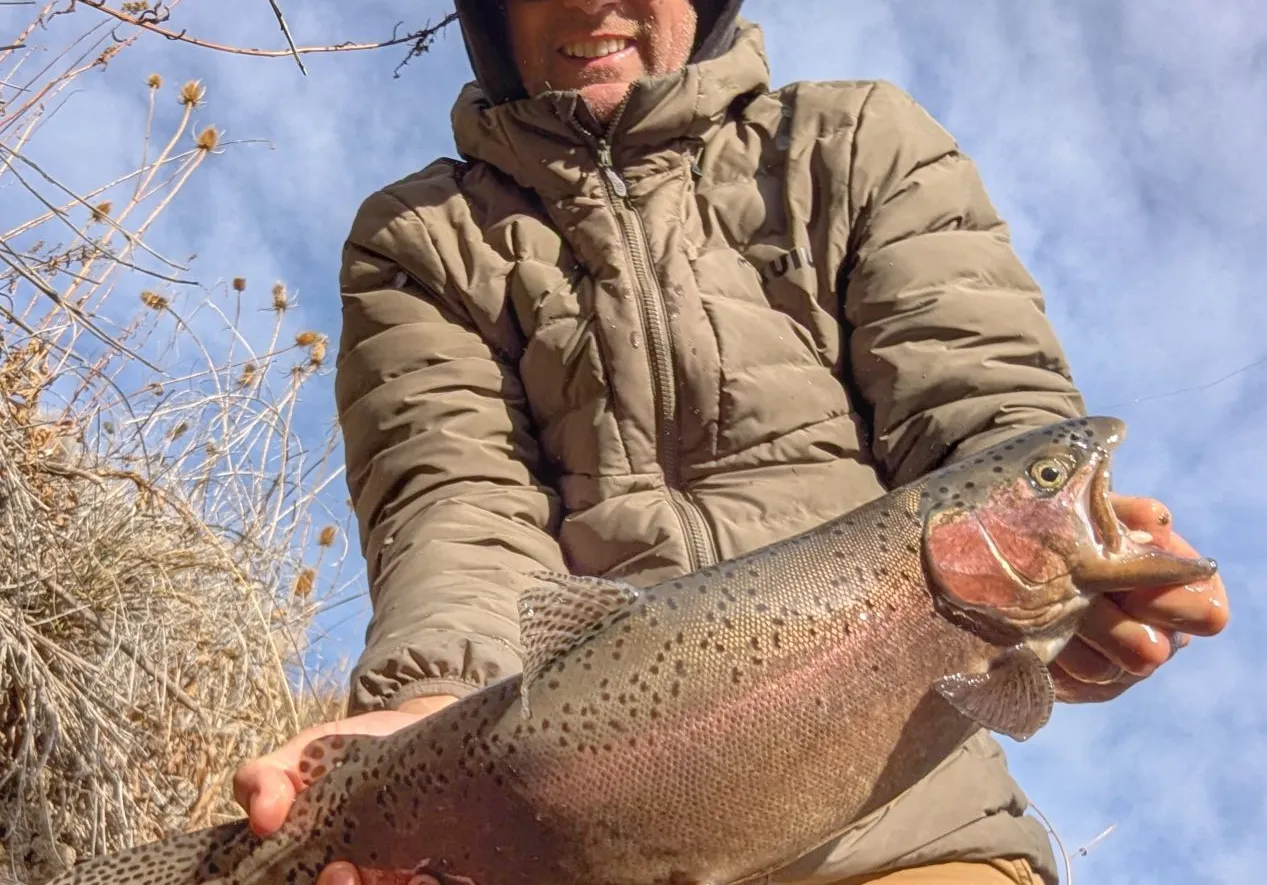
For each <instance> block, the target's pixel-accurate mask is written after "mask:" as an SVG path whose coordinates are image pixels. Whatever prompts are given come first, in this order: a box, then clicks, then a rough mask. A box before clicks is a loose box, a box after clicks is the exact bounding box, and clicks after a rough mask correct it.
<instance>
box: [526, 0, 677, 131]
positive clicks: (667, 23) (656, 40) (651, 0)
mask: <svg viewBox="0 0 1267 885" xmlns="http://www.w3.org/2000/svg"><path fill="white" fill-rule="evenodd" d="M506 13H507V16H508V20H509V26H510V41H511V47H512V50H513V52H514V55H515V64H516V65H517V66H518V68H519V75H520V76H521V77H522V78H523V81H524V86H525V87H526V88H527V90H528V94H529V95H537V94H538V93H540V92H543V91H546V90H549V89H556V90H571V89H575V90H579V92H580V94H581V97H582V98H583V99H584V100H585V103H586V104H587V105H589V107H590V109H591V110H592V111H593V112H594V115H595V116H596V117H597V118H598V119H599V120H600V121H603V122H607V121H608V120H610V118H611V116H612V113H613V112H614V111H615V110H616V108H617V107H618V106H619V105H620V103H621V101H622V100H623V99H624V97H625V94H626V93H627V92H628V91H629V86H630V84H631V83H633V82H634V81H635V80H637V79H638V78H640V77H643V76H647V75H653V76H654V75H657V74H668V73H671V72H672V71H676V70H678V69H679V68H681V67H682V66H683V65H685V64H686V62H687V60H688V59H689V58H690V56H691V47H692V46H693V45H694V43H695V22H696V16H695V7H694V5H693V4H692V3H691V0H506Z"/></svg>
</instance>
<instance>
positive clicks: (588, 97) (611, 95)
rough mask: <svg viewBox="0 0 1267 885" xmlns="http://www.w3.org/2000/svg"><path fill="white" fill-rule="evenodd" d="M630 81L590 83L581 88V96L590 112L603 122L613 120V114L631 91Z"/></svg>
mask: <svg viewBox="0 0 1267 885" xmlns="http://www.w3.org/2000/svg"><path fill="white" fill-rule="evenodd" d="M629 87H630V84H629V83H590V84H589V85H587V86H582V87H581V89H580V93H581V98H582V99H583V100H584V101H585V104H586V105H588V106H589V109H590V112H591V113H592V114H593V115H594V116H595V118H597V119H598V120H599V122H602V123H608V122H611V118H612V115H613V114H615V112H616V109H617V108H618V107H620V103H621V102H622V101H624V100H625V96H626V95H627V94H628V93H629Z"/></svg>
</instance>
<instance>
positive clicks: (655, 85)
mask: <svg viewBox="0 0 1267 885" xmlns="http://www.w3.org/2000/svg"><path fill="white" fill-rule="evenodd" d="M769 83H770V68H769V62H768V60H767V57H766V53H765V43H764V38H763V35H762V32H761V29H760V26H758V25H756V24H754V23H751V22H747V21H745V20H742V19H740V21H739V24H738V34H737V35H736V39H735V42H734V44H733V45H732V46H731V48H730V49H729V50H728V51H727V52H725V53H723V54H722V55H720V56H718V57H716V58H712V59H709V60H707V61H702V62H696V63H692V64H689V65H687V66H685V67H684V68H682V69H681V70H679V71H677V72H674V73H672V74H667V75H665V76H661V77H652V78H647V79H644V80H642V81H640V82H638V83H636V84H635V85H634V86H633V87H632V89H631V90H630V95H629V97H628V98H627V99H626V103H625V106H624V110H623V111H622V112H621V114H620V116H619V117H618V119H617V120H616V121H615V125H614V126H613V127H612V130H611V131H610V132H608V133H606V136H605V137H606V140H607V141H608V143H609V145H610V148H611V151H612V160H613V163H614V165H615V166H617V167H618V168H621V169H622V171H624V172H627V173H628V174H630V175H632V176H634V177H636V176H637V174H638V172H639V167H642V166H645V165H646V164H647V163H648V161H650V160H651V159H652V158H653V157H654V156H655V155H656V154H658V153H661V152H663V151H664V150H666V149H667V150H671V149H673V148H674V147H678V146H681V145H683V144H684V143H687V142H690V141H701V140H706V139H707V138H708V137H709V135H710V134H711V133H712V132H713V131H714V130H716V129H717V128H718V127H719V126H720V125H722V123H723V122H724V121H725V119H726V116H727V114H728V113H729V111H730V108H731V107H732V105H733V104H734V103H735V102H736V100H738V99H740V98H742V97H743V96H745V95H749V94H753V93H758V92H764V91H766V90H768V89H769ZM587 120H588V121H591V126H588V127H587V126H586V121H587ZM452 122H453V132H454V137H455V140H456V143H457V149H458V151H459V153H460V154H461V155H462V156H463V157H466V158H468V159H472V160H479V161H483V162H485V163H488V164H490V165H492V166H494V167H496V168H497V169H499V170H500V171H502V172H503V173H505V174H506V175H508V176H510V177H511V178H512V179H514V181H515V182H516V183H517V184H519V185H520V186H521V187H525V188H530V189H533V190H537V191H539V192H541V193H542V195H543V196H546V197H548V198H562V197H563V196H566V195H568V194H575V193H577V192H578V191H584V190H585V189H586V187H585V179H586V178H587V176H592V175H593V171H594V165H595V161H596V150H597V142H598V137H597V135H596V133H595V132H594V130H593V127H592V117H590V115H589V113H588V110H587V108H585V106H584V103H583V102H581V100H580V98H579V96H578V95H577V94H576V93H575V92H548V93H544V94H542V95H539V96H535V97H532V98H522V99H518V100H515V101H507V102H503V103H501V104H494V103H492V102H491V101H490V100H489V99H488V98H487V97H486V96H485V94H484V92H483V91H482V90H481V89H480V87H479V86H478V85H477V84H475V83H469V84H467V85H466V87H464V88H463V90H462V92H461V94H460V95H459V97H458V100H457V102H456V103H455V105H454V107H453V113H452Z"/></svg>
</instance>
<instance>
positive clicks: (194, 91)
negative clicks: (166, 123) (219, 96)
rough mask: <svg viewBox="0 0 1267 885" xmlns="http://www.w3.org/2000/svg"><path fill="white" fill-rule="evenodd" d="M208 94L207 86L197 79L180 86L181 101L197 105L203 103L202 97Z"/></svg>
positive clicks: (185, 103) (191, 105)
mask: <svg viewBox="0 0 1267 885" xmlns="http://www.w3.org/2000/svg"><path fill="white" fill-rule="evenodd" d="M206 94H207V90H206V88H205V87H204V86H203V85H202V83H200V82H199V81H197V80H190V81H189V82H188V83H186V84H185V85H184V86H182V87H180V103H181V104H184V105H189V106H190V107H197V106H198V105H200V104H202V97H203V96H204V95H206Z"/></svg>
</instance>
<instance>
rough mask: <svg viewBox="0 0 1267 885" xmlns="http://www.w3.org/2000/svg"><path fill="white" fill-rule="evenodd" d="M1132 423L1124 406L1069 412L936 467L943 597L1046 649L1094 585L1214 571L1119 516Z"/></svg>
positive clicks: (1071, 627) (934, 552)
mask: <svg viewBox="0 0 1267 885" xmlns="http://www.w3.org/2000/svg"><path fill="white" fill-rule="evenodd" d="M1125 435H1126V426H1125V424H1124V423H1123V422H1122V421H1120V420H1118V419H1116V418H1107V417H1101V418H1086V419H1077V420H1074V421H1066V422H1061V423H1058V424H1054V425H1051V426H1050V427H1047V428H1041V429H1040V430H1035V431H1029V432H1027V433H1024V434H1021V435H1019V436H1017V437H1015V438H1013V439H1012V440H1010V441H1008V442H1007V443H1006V444H1001V445H999V446H996V447H994V448H992V449H990V450H987V451H986V452H984V453H982V454H980V455H978V456H977V458H976V459H975V460H974V461H973V462H972V463H971V464H968V465H962V466H960V465H957V466H956V467H955V468H954V469H952V470H951V471H947V472H946V474H945V475H943V476H940V477H938V481H939V482H940V483H942V485H941V491H943V492H948V491H949V492H951V493H952V494H950V497H949V499H948V500H944V501H943V502H941V503H940V504H938V505H935V506H932V507H930V508H928V510H927V512H926V515H925V527H924V556H925V564H926V567H927V569H928V573H929V578H930V583H931V586H932V587H933V589H934V593H935V595H936V596H937V597H938V603H939V605H940V606H942V607H943V608H945V607H948V608H949V609H951V610H952V612H953V613H955V614H958V615H960V616H963V617H966V618H967V620H969V621H971V622H974V623H975V624H977V625H978V626H979V627H980V628H983V629H985V631H986V632H987V633H990V634H993V638H995V639H996V641H1003V642H1023V643H1025V644H1026V645H1028V646H1029V647H1030V648H1031V649H1032V650H1033V651H1034V652H1035V653H1036V654H1038V655H1039V656H1040V658H1042V659H1043V660H1045V661H1049V660H1050V659H1052V658H1054V657H1055V655H1057V654H1058V653H1059V652H1060V650H1061V649H1062V648H1063V646H1064V644H1065V642H1067V640H1068V639H1069V637H1071V636H1072V635H1073V633H1074V632H1076V629H1077V626H1078V623H1079V622H1080V616H1081V614H1082V612H1083V611H1085V609H1086V608H1087V607H1088V606H1089V605H1090V603H1091V600H1092V599H1093V598H1094V597H1095V596H1097V595H1099V594H1103V593H1112V592H1117V591H1123V590H1128V589H1131V588H1134V587H1140V586H1163V585H1169V584H1178V583H1187V582H1191V581H1197V580H1202V579H1205V578H1208V577H1210V576H1211V575H1213V574H1214V573H1215V571H1216V569H1217V566H1216V564H1215V563H1214V561H1213V560H1210V559H1207V558H1188V557H1183V556H1178V555H1176V554H1173V553H1171V552H1169V551H1166V550H1162V549H1161V548H1158V547H1156V546H1154V545H1152V544H1150V543H1146V542H1144V541H1141V540H1139V539H1137V538H1136V537H1133V536H1132V534H1131V533H1130V532H1129V531H1127V529H1126V527H1125V526H1123V525H1122V524H1121V522H1120V521H1119V520H1118V518H1117V515H1116V513H1115V512H1114V510H1113V506H1112V501H1111V497H1110V496H1111V482H1110V465H1111V461H1112V456H1113V453H1114V452H1115V451H1116V449H1117V448H1118V446H1119V445H1120V443H1121V442H1122V440H1123V439H1124V438H1125ZM956 488H957V489H958V491H956ZM943 498H946V496H943Z"/></svg>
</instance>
